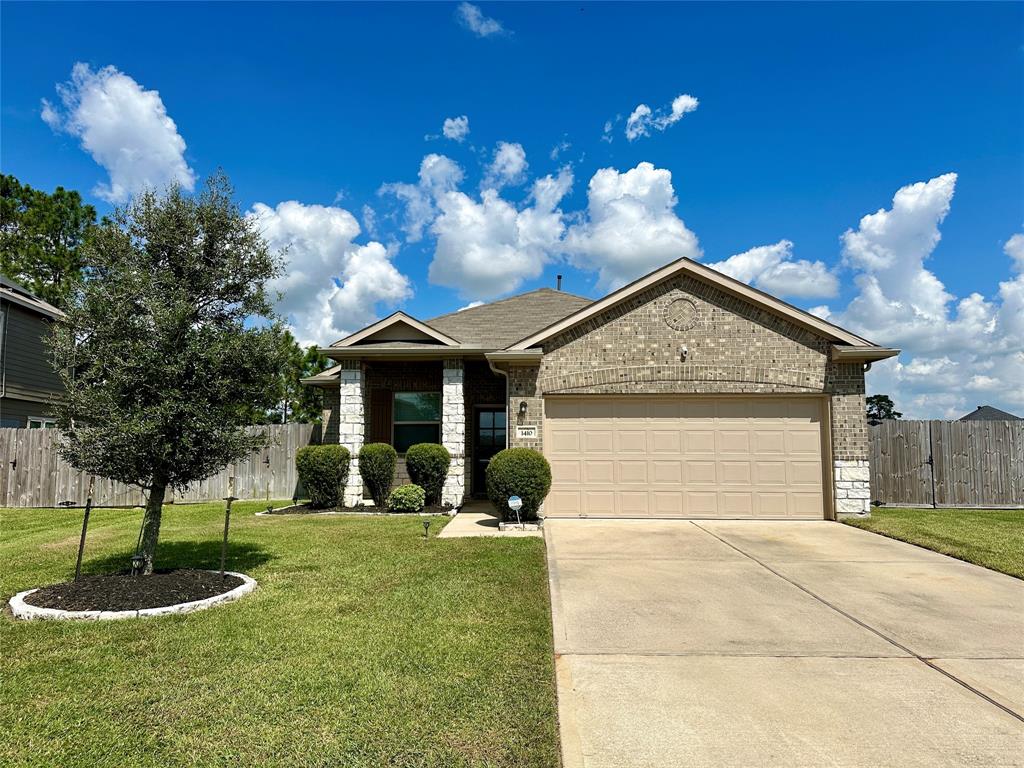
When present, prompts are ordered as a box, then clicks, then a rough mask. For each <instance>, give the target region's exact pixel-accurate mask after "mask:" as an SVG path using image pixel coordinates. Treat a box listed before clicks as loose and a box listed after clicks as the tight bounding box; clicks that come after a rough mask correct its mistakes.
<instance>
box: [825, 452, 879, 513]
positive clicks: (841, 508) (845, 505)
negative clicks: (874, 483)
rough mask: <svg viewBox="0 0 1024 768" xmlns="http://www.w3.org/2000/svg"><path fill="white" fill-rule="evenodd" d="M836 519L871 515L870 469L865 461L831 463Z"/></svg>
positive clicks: (837, 461)
mask: <svg viewBox="0 0 1024 768" xmlns="http://www.w3.org/2000/svg"><path fill="white" fill-rule="evenodd" d="M833 478H834V482H835V492H836V516H837V517H851V516H855V517H865V516H867V515H870V514H871V469H870V465H869V464H868V460H867V459H852V460H851V459H836V460H835V461H834V462H833Z"/></svg>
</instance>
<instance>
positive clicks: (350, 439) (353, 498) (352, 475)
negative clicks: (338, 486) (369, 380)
mask: <svg viewBox="0 0 1024 768" xmlns="http://www.w3.org/2000/svg"><path fill="white" fill-rule="evenodd" d="M338 390H339V391H340V394H339V398H338V442H339V443H340V444H341V445H343V446H345V447H346V448H348V452H349V454H350V458H349V465H348V467H349V468H348V483H347V484H346V485H345V498H344V504H345V506H346V507H356V506H359V505H360V504H362V503H363V476H362V475H361V474H360V473H359V450H360V449H361V448H362V447H363V439H364V437H365V434H366V413H365V409H364V402H365V400H364V386H363V366H362V363H360V362H359V361H358V360H345V361H343V362H342V363H341V371H340V372H339V374H338Z"/></svg>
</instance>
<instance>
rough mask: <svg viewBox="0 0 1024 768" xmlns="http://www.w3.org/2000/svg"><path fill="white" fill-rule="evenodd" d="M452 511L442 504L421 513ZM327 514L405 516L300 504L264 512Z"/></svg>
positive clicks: (359, 508) (424, 509)
mask: <svg viewBox="0 0 1024 768" xmlns="http://www.w3.org/2000/svg"><path fill="white" fill-rule="evenodd" d="M451 512H452V510H451V509H449V508H447V507H442V506H441V505H440V504H435V505H432V506H429V507H424V508H423V511H422V512H421V513H416V514H425V515H448V514H451ZM327 513H333V514H348V515H395V514H404V513H396V512H388V511H387V510H383V511H382V510H380V509H378V508H377V507H327V508H325V509H313V507H311V506H309V505H308V504H299V505H298V506H292V507H278V508H277V509H274V510H272V511H267V510H263V514H267V515H323V514H327Z"/></svg>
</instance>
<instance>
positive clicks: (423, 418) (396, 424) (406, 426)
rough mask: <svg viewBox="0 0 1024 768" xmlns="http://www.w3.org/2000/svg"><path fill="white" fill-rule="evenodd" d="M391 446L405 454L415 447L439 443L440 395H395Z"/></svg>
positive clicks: (423, 393) (403, 393)
mask: <svg viewBox="0 0 1024 768" xmlns="http://www.w3.org/2000/svg"><path fill="white" fill-rule="evenodd" d="M391 421H392V439H391V445H392V446H394V448H395V450H396V451H398V452H399V453H405V452H406V451H407V450H408V449H409V446H410V445H415V444H416V443H440V442H441V393H440V392H395V399H394V404H393V408H392V410H391Z"/></svg>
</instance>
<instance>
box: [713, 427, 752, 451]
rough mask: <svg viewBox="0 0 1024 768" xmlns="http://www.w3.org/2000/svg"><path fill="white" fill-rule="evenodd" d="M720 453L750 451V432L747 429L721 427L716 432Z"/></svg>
mask: <svg viewBox="0 0 1024 768" xmlns="http://www.w3.org/2000/svg"><path fill="white" fill-rule="evenodd" d="M716 443H717V448H718V452H719V453H750V432H749V431H747V430H745V429H720V430H719V431H718V432H717V433H716Z"/></svg>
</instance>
